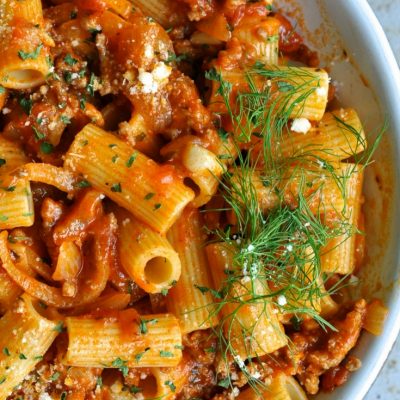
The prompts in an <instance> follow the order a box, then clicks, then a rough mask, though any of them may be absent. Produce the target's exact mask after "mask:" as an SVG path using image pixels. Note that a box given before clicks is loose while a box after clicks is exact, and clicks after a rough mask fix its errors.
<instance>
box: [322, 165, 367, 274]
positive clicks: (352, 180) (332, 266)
mask: <svg viewBox="0 0 400 400" xmlns="http://www.w3.org/2000/svg"><path fill="white" fill-rule="evenodd" d="M341 168H342V170H343V171H346V170H348V169H350V170H353V169H354V168H355V165H354V164H342V166H341ZM345 186H346V188H345V194H344V196H345V197H344V199H343V200H344V204H343V207H344V216H343V218H342V219H344V220H345V222H347V223H348V224H350V229H349V232H348V233H345V234H343V235H340V236H338V237H335V238H333V239H331V240H330V241H329V242H328V244H327V245H326V246H325V247H324V248H323V249H321V269H322V271H324V272H335V273H338V274H351V273H352V272H353V270H354V268H355V260H356V257H355V250H356V234H355V230H356V229H357V227H358V220H359V217H360V212H361V196H362V186H363V171H361V170H359V171H355V172H353V173H352V174H351V175H350V177H349V178H347V180H346V182H345Z"/></svg>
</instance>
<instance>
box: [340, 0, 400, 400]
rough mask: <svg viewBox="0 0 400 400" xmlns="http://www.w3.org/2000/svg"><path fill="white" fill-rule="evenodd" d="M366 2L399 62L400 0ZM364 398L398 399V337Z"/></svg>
mask: <svg viewBox="0 0 400 400" xmlns="http://www.w3.org/2000/svg"><path fill="white" fill-rule="evenodd" d="M349 1H351V0H349ZM368 2H369V3H370V5H371V7H372V8H373V10H374V11H375V14H376V16H377V17H378V19H379V21H380V22H381V24H382V26H383V29H384V30H385V32H386V35H387V37H388V39H389V41H390V44H391V46H392V49H393V51H394V54H395V56H396V58H397V61H398V62H399V64H400V0H368ZM399 112H400V111H399ZM391 312H399V310H391ZM343 400H345V399H343ZM364 400H400V339H397V343H396V344H395V346H394V348H393V350H392V352H391V354H390V356H389V358H388V360H387V361H386V363H385V366H384V367H383V369H382V371H381V373H380V374H379V376H378V378H377V380H376V382H375V383H374V385H373V386H372V388H371V390H370V391H369V393H368V395H367V396H366V397H365V399H364Z"/></svg>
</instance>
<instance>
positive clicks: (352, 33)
mask: <svg viewBox="0 0 400 400" xmlns="http://www.w3.org/2000/svg"><path fill="white" fill-rule="evenodd" d="M312 3H313V4H312V7H310V1H309V0H281V1H279V2H278V4H279V5H280V8H281V9H283V10H284V12H285V13H286V14H287V15H289V17H293V18H294V20H295V21H297V29H299V30H300V31H301V32H302V33H303V36H304V37H305V39H306V42H307V44H309V46H310V47H311V48H312V49H316V50H318V52H319V55H320V59H321V64H322V65H323V66H325V67H326V68H328V70H329V72H330V75H331V77H332V80H333V81H334V84H335V85H336V92H337V95H338V98H339V101H340V105H341V106H344V107H352V108H354V109H356V110H357V112H358V114H359V115H360V117H361V120H362V121H363V125H364V128H365V130H366V132H367V135H368V137H369V138H371V140H370V141H371V142H372V139H373V137H374V136H375V135H376V134H377V133H378V131H379V130H380V129H381V128H382V126H383V124H384V122H385V121H386V122H387V123H388V125H389V129H388V130H387V132H386V134H385V136H384V139H383V140H382V142H381V144H380V146H379V148H378V150H377V152H376V153H375V156H374V160H375V162H374V163H373V164H372V165H371V166H369V167H368V168H367V171H366V177H365V188H364V193H365V203H364V208H363V210H364V213H365V216H366V235H367V236H366V242H367V255H366V262H365V265H364V266H363V268H362V270H361V272H360V274H359V276H360V278H361V280H360V285H359V286H358V287H356V288H355V289H354V294H355V295H356V296H357V297H360V296H363V297H364V298H366V299H372V298H380V299H382V300H383V301H384V303H385V304H386V305H387V306H388V308H389V311H390V312H389V316H388V319H387V321H386V324H385V329H384V332H383V334H382V335H381V336H379V337H374V336H372V335H370V334H367V333H364V334H363V335H362V338H361V340H360V343H359V345H358V346H357V348H356V349H355V350H354V352H353V353H354V354H355V355H356V356H358V357H359V358H360V359H361V360H362V362H363V367H362V368H361V369H360V370H359V371H357V372H356V373H353V374H352V375H351V377H350V380H349V382H348V383H347V384H346V385H344V386H343V387H341V388H338V389H337V390H335V392H334V393H332V394H320V395H318V396H317V398H318V399H320V400H322V399H350V398H351V399H352V400H356V399H362V398H363V397H364V395H365V394H366V392H367V391H368V389H369V387H370V386H371V385H372V383H373V381H374V379H375V377H376V375H377V374H378V372H379V370H380V368H381V366H382V364H383V362H384V360H385V359H386V357H387V354H388V352H389V351H390V348H391V346H392V344H393V342H394V340H395V338H396V336H397V333H398V331H399V328H400V316H399V315H398V313H397V311H396V310H398V309H399V307H400V285H399V283H400V266H399V264H400V262H399V260H400V254H399V248H400V246H399V245H398V244H397V241H398V238H399V237H400V229H399V228H400V227H399V225H400V224H399V223H398V220H399V211H398V209H397V208H396V205H397V204H400V203H399V164H400V160H399V158H398V157H396V156H397V155H398V154H399V138H400V112H399V106H398V105H399V104H400V73H399V72H398V68H397V64H396V62H395V60H394V56H393V54H392V53H391V51H390V48H389V45H388V44H387V41H386V39H385V37H384V34H383V31H382V30H381V28H380V26H379V24H378V22H377V20H376V18H375V17H374V15H373V13H372V11H371V9H370V8H369V6H368V4H367V2H366V1H364V0H355V1H351V2H350V1H348V0H335V1H332V0H315V1H313V2H312ZM396 111H397V113H398V114H399V115H397V114H396Z"/></svg>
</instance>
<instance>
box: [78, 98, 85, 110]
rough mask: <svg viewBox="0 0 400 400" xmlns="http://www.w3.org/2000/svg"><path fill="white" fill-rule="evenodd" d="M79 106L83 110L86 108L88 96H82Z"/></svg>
mask: <svg viewBox="0 0 400 400" xmlns="http://www.w3.org/2000/svg"><path fill="white" fill-rule="evenodd" d="M79 107H80V109H81V110H84V109H85V108H86V97H85V96H82V97H81V98H80V99H79Z"/></svg>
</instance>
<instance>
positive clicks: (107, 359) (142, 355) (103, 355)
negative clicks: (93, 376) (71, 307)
mask: <svg viewBox="0 0 400 400" xmlns="http://www.w3.org/2000/svg"><path fill="white" fill-rule="evenodd" d="M65 321H66V326H67V332H68V336H69V342H68V349H67V354H66V357H65V363H66V364H67V365H72V366H77V367H99V368H103V367H104V366H107V368H120V369H121V368H122V369H123V368H132V367H168V366H170V367H174V366H176V365H178V364H179V361H180V360H181V358H182V350H181V348H182V337H181V331H180V328H179V322H178V320H177V319H176V318H175V317H174V316H173V315H170V314H155V315H146V316H140V317H139V315H138V314H137V313H136V311H135V310H133V309H128V310H126V311H121V312H113V313H111V314H110V316H109V317H106V318H88V317H67V318H66V320H65ZM92 332H96V335H92V334H91V333H92Z"/></svg>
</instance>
